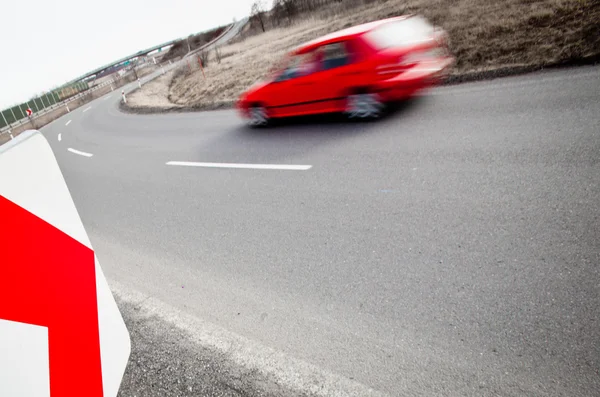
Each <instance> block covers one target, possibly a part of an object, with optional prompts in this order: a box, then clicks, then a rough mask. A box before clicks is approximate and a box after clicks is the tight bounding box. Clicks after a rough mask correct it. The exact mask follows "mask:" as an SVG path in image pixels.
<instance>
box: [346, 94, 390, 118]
mask: <svg viewBox="0 0 600 397" xmlns="http://www.w3.org/2000/svg"><path fill="white" fill-rule="evenodd" d="M383 108H384V104H383V102H381V99H380V98H379V95H377V94H374V93H366V92H365V93H359V94H352V95H350V96H348V100H347V103H346V114H347V115H348V117H349V118H351V119H363V120H364V119H376V118H379V116H381V114H382V112H383Z"/></svg>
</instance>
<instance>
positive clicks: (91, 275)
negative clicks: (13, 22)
mask: <svg viewBox="0 0 600 397" xmlns="http://www.w3.org/2000/svg"><path fill="white" fill-rule="evenodd" d="M0 220H1V222H0V233H1V234H2V236H11V238H10V239H7V238H2V239H0V263H1V264H2V265H1V266H0V302H1V304H0V396H20V397H49V396H52V397H58V396H61V397H75V396H91V397H115V396H116V395H117V392H118V390H119V386H120V383H121V379H122V377H123V373H124V371H125V367H126V365H127V361H128V359H129V354H130V349H131V346H130V340H129V333H128V331H127V328H126V327H125V323H124V322H123V319H122V317H121V314H120V313H119V309H118V307H117V305H116V303H115V300H114V298H113V296H112V294H111V292H110V289H109V287H108V284H107V282H106V279H105V278H104V275H103V273H102V269H101V268H100V266H99V265H98V261H97V258H96V256H95V254H94V251H93V249H92V246H91V243H90V240H89V238H88V236H87V233H86V231H85V229H84V226H83V224H82V222H81V219H80V217H79V214H78V213H77V210H76V208H75V205H74V203H73V200H72V199H71V196H70V194H69V190H68V189H67V186H66V184H65V181H64V179H63V176H62V174H61V172H60V169H59V167H58V164H57V163H56V159H55V158H54V154H53V153H52V150H51V149H50V146H49V144H48V142H47V141H46V139H45V138H44V137H43V136H42V134H41V133H39V132H37V131H26V132H24V133H23V134H21V135H19V136H18V137H16V138H15V139H13V140H12V141H10V142H8V143H7V144H5V145H3V146H0Z"/></svg>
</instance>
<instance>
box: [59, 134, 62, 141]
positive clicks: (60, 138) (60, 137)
mask: <svg viewBox="0 0 600 397" xmlns="http://www.w3.org/2000/svg"><path fill="white" fill-rule="evenodd" d="M58 141H59V142H60V141H62V134H58Z"/></svg>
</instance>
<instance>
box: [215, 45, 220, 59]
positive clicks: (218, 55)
mask: <svg viewBox="0 0 600 397" xmlns="http://www.w3.org/2000/svg"><path fill="white" fill-rule="evenodd" d="M215 60H216V61H217V63H221V48H220V47H219V46H215Z"/></svg>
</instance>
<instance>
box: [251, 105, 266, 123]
mask: <svg viewBox="0 0 600 397" xmlns="http://www.w3.org/2000/svg"><path fill="white" fill-rule="evenodd" d="M248 116H249V120H248V124H249V125H250V126H252V127H262V126H265V125H267V124H268V123H269V115H268V114H267V109H265V108H264V107H263V106H260V105H254V106H252V107H251V108H250V110H249V112H248Z"/></svg>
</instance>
